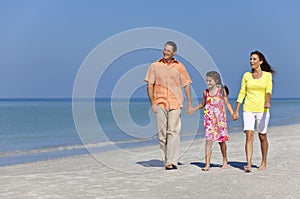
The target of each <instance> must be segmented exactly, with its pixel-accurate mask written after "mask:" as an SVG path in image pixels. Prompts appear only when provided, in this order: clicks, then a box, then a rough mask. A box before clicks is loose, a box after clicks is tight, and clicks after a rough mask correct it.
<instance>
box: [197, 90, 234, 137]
mask: <svg viewBox="0 0 300 199" xmlns="http://www.w3.org/2000/svg"><path fill="white" fill-rule="evenodd" d="M203 118H204V128H205V136H206V139H207V140H212V141H215V142H225V141H228V140H229V137H228V131H227V119H226V110H225V106H224V99H223V96H222V93H221V88H218V90H217V93H216V95H215V96H210V94H209V90H208V89H206V105H205V107H204V117H203Z"/></svg>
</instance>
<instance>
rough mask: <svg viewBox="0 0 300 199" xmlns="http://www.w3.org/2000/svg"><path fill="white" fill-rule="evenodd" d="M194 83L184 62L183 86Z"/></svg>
mask: <svg viewBox="0 0 300 199" xmlns="http://www.w3.org/2000/svg"><path fill="white" fill-rule="evenodd" d="M191 83H192V80H191V78H190V75H189V73H188V72H187V70H186V68H185V67H184V65H183V64H181V67H180V84H181V86H182V87H185V86H187V85H189V84H191Z"/></svg>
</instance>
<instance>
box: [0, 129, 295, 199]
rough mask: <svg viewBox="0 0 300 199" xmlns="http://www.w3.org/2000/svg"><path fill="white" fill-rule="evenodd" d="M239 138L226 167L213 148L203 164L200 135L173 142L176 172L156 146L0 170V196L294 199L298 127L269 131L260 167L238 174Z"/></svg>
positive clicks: (241, 146)
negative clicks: (262, 168) (178, 149)
mask: <svg viewBox="0 0 300 199" xmlns="http://www.w3.org/2000/svg"><path fill="white" fill-rule="evenodd" d="M244 141H245V135H244V134H243V133H242V132H241V133H232V134H230V141H229V142H228V145H227V146H228V161H229V164H230V166H229V168H227V169H221V168H220V166H221V165H220V164H221V163H222V156H221V152H220V150H219V146H218V145H214V147H213V154H212V161H211V163H212V167H211V169H210V170H209V171H208V172H204V171H201V168H200V167H202V166H203V165H204V145H205V141H204V140H202V139H201V140H199V139H198V140H193V141H185V142H182V143H181V151H182V154H181V158H180V165H179V168H178V170H172V171H166V170H164V169H163V163H162V162H161V161H160V156H159V151H158V145H157V146H146V147H139V148H131V149H126V150H114V151H109V152H104V153H97V154H93V155H91V154H88V155H81V156H75V157H70V158H64V159H56V160H50V161H41V162H34V163H28V164H22V165H13V166H5V167H0V173H1V175H0V182H1V188H0V198H1V199H4V198H299V196H300V169H299V168H300V158H299V154H300V153H299V152H300V124H299V125H291V126H280V127H271V128H269V154H268V168H267V169H266V170H265V171H258V169H257V168H258V166H259V165H260V160H261V154H260V147H259V140H258V136H257V135H256V136H255V142H254V155H253V169H252V172H250V173H245V172H244V171H243V170H242V168H243V166H244V165H245V152H244Z"/></svg>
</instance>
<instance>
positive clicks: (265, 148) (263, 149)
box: [259, 133, 269, 170]
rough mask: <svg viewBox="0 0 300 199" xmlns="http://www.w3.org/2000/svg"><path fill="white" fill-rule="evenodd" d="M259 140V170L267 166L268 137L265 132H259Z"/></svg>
mask: <svg viewBox="0 0 300 199" xmlns="http://www.w3.org/2000/svg"><path fill="white" fill-rule="evenodd" d="M259 140H260V148H261V155H262V160H261V165H260V167H259V170H264V169H265V168H266V167H267V154H268V147H269V143H268V138H267V134H261V133H259Z"/></svg>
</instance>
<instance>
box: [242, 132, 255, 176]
mask: <svg viewBox="0 0 300 199" xmlns="http://www.w3.org/2000/svg"><path fill="white" fill-rule="evenodd" d="M245 133H246V144H245V151H246V160H247V166H245V167H244V170H245V171H246V172H250V171H251V167H252V154H253V140H254V131H248V130H246V131H245Z"/></svg>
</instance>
